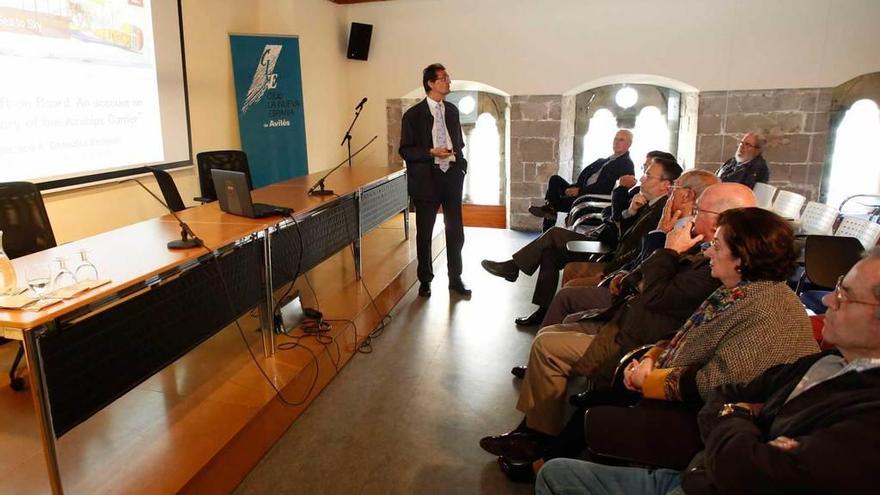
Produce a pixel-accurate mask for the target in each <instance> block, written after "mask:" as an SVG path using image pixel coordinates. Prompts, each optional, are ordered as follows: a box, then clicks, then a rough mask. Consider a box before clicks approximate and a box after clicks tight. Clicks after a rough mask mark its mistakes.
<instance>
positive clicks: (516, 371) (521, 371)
mask: <svg viewBox="0 0 880 495" xmlns="http://www.w3.org/2000/svg"><path fill="white" fill-rule="evenodd" d="M526 369H528V367H527V366H514V367H513V368H512V369H511V370H510V374H511V375H513V376H515V377H517V378H519V379H520V380H522V379H523V378H525V377H526Z"/></svg>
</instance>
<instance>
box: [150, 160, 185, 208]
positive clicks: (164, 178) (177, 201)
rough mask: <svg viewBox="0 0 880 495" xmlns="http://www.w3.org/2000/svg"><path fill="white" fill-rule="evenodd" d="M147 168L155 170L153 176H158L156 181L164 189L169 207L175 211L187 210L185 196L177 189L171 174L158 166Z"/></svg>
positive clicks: (163, 195) (164, 196) (163, 192)
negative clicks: (181, 195) (184, 202)
mask: <svg viewBox="0 0 880 495" xmlns="http://www.w3.org/2000/svg"><path fill="white" fill-rule="evenodd" d="M147 168H148V169H150V172H153V177H155V178H156V183H157V184H159V190H160V191H162V197H163V198H165V204H166V205H168V208H170V209H171V211H173V212H175V213H177V212H178V211H181V210H185V209H186V205H185V204H183V198H181V197H180V192H179V191H178V190H177V186H176V185H174V179H172V178H171V174H169V173H168V172H166V171H164V170H160V169H158V168H153V167H147Z"/></svg>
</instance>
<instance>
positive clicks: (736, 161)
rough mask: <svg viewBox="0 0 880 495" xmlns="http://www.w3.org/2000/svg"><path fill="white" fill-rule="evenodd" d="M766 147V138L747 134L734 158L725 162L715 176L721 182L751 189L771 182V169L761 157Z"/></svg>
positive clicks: (751, 133) (756, 134)
mask: <svg viewBox="0 0 880 495" xmlns="http://www.w3.org/2000/svg"><path fill="white" fill-rule="evenodd" d="M766 145H767V140H766V139H765V138H764V136H762V135H760V134H758V133H755V132H749V133H747V134H746V135H745V136H743V138H742V140H740V142H739V146H737V147H736V154H735V155H734V157H733V158H731V159H730V160H727V161H726V162H724V165H721V168H719V169H718V171H717V172H715V175H717V176H718V177H719V178H720V179H721V182H739V183H740V184H743V185H745V186H748V187H750V188H754V187H755V183H756V182H764V183H766V182H767V181H769V180H770V169H768V168H767V162H766V161H764V157H763V156H761V153H762V152H763V151H764V146H766Z"/></svg>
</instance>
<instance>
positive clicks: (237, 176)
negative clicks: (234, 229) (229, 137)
mask: <svg viewBox="0 0 880 495" xmlns="http://www.w3.org/2000/svg"><path fill="white" fill-rule="evenodd" d="M211 180H213V181H214V190H215V191H216V192H217V199H218V200H219V201H220V209H221V210H222V211H225V212H226V213H230V214H232V215H239V216H242V217H248V218H265V217H277V216H287V215H290V214H291V213H293V210H292V209H290V208H285V207H283V206H275V205H267V204H263V203H254V202H253V200H252V199H251V191H250V189H249V188H248V184H247V177H245V175H244V172H235V171H232V170H218V169H214V170H211Z"/></svg>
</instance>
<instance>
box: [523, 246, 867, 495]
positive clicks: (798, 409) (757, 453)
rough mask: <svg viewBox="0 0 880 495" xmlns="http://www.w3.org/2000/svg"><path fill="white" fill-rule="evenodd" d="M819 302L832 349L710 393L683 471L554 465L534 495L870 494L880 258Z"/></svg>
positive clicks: (863, 264)
mask: <svg viewBox="0 0 880 495" xmlns="http://www.w3.org/2000/svg"><path fill="white" fill-rule="evenodd" d="M823 302H824V303H825V304H826V305H827V306H828V312H827V313H826V316H825V328H824V330H823V337H824V339H825V341H826V342H827V343H831V344H834V345H836V346H837V350H836V351H826V352H824V353H819V354H814V355H812V356H807V357H804V358H801V359H800V360H798V361H795V362H794V363H792V364H787V365H779V366H775V367H773V368H770V369H768V370H767V371H765V372H764V373H763V374H762V375H761V376H759V377H758V378H756V379H754V380H753V381H752V382H751V383H748V384H738V385H725V386H722V387H719V388H718V389H717V390H716V391H715V392H714V393H713V394H712V395H711V396H710V398H709V400H708V401H707V402H706V404H705V406H703V408H702V410H701V411H700V431H701V434H702V436H703V439H704V442H705V449H704V450H703V451H702V452H701V453H700V454H697V456H696V457H694V459H693V460H692V461H691V464H690V466H688V469H686V470H685V471H684V472H678V471H673V470H669V469H657V470H647V469H640V468H629V467H610V466H602V465H599V464H593V463H588V462H583V461H575V460H571V459H556V460H553V461H550V462H548V463H547V464H546V465H545V466H544V467H543V469H542V470H541V472H540V473H539V475H538V480H537V485H536V487H535V488H536V490H535V491H536V493H538V494H540V495H550V494H568V493H584V494H590V495H599V494H602V495H604V494H616V493H627V494H657V495H666V494H670V493H686V494H687V495H702V494H707V495H709V494H721V493H874V492H876V491H877V487H876V484H877V483H876V480H875V478H876V475H875V471H876V468H877V456H876V450H877V445H880V251H878V250H876V249H875V250H874V252H873V253H872V254H871V255H870V256H869V257H867V258H866V259H864V260H862V261H860V262H859V263H856V265H855V266H854V267H853V268H852V269H851V270H850V271H849V273H848V274H847V275H846V276H845V277H843V278H842V279H841V281H840V282H839V283H838V285H837V288H836V289H835V290H834V292H831V293H829V294H828V295H826V296H825V298H824V300H823Z"/></svg>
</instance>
